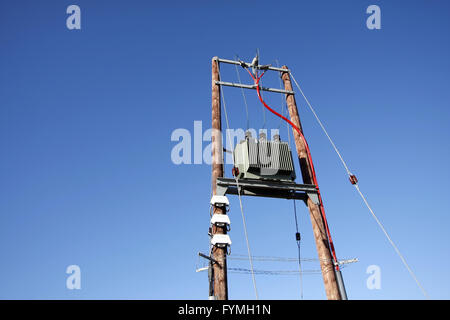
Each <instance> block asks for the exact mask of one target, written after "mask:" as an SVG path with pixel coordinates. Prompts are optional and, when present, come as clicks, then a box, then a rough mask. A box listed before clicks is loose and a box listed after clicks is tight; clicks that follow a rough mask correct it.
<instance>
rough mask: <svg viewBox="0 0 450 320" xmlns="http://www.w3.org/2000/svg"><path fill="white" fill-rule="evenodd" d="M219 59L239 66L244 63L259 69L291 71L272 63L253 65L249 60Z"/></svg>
mask: <svg viewBox="0 0 450 320" xmlns="http://www.w3.org/2000/svg"><path fill="white" fill-rule="evenodd" d="M217 61H219V62H221V63H228V64H236V65H238V66H240V65H242V64H244V65H245V66H246V67H254V68H255V69H259V70H272V71H279V72H290V71H289V69H284V68H276V67H272V66H270V65H257V66H253V65H252V64H251V63H248V62H243V61H235V60H228V59H221V58H218V59H217Z"/></svg>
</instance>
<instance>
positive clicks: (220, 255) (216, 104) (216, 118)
mask: <svg viewBox="0 0 450 320" xmlns="http://www.w3.org/2000/svg"><path fill="white" fill-rule="evenodd" d="M216 81H220V76H219V61H218V58H217V57H214V58H213V59H212V131H213V133H212V136H211V141H212V148H211V149H212V177H211V184H212V194H213V195H215V194H216V179H217V178H218V177H223V147H222V118H221V110H220V86H219V85H218V84H216ZM213 213H214V214H226V212H225V208H223V207H214V211H213ZM226 233H227V230H226V227H217V226H212V234H213V235H214V234H226ZM212 255H213V259H214V260H216V261H217V262H218V263H214V264H213V281H214V296H215V298H216V299H217V300H227V299H228V283H227V248H218V247H213V249H212Z"/></svg>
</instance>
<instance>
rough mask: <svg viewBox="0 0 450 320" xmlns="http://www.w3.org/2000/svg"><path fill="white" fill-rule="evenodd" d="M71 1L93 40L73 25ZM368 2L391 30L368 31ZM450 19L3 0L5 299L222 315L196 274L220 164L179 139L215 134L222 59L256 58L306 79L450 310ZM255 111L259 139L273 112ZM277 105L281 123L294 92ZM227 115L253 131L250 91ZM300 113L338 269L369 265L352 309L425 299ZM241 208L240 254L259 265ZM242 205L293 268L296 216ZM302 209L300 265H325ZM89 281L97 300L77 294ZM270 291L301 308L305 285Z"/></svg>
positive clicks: (267, 248)
mask: <svg viewBox="0 0 450 320" xmlns="http://www.w3.org/2000/svg"><path fill="white" fill-rule="evenodd" d="M71 4H77V5H79V6H80V8H81V18H82V21H81V27H82V29H81V30H68V29H67V28H66V18H67V16H68V15H67V14H66V8H67V7H68V6H69V5H71ZM371 4H377V5H379V6H380V8H381V19H382V20H381V24H382V29H381V30H368V29H367V28H366V23H365V21H366V18H367V16H368V15H367V14H366V13H365V11H366V8H367V7H368V6H369V5H371ZM449 9H450V4H449V3H448V2H444V1H425V0H423V1H412V0H411V1H377V0H374V1H356V0H355V1H290V2H286V1H275V2H274V1H270V2H269V1H259V2H258V3H255V2H250V1H247V2H243V1H197V0H195V1H170V2H169V1H166V2H163V3H158V4H156V2H151V1H123V0H122V1H84V0H76V1H61V0H58V1H22V0H18V1H2V2H1V4H0V44H1V50H0V252H1V258H0V284H1V285H0V298H12V299H17V298H26V299H38V298H40V299H52V298H60V299H79V298H83V299H91V298H95V299H98V298H105V299H110V298H116V299H122V298H125V299H206V298H207V287H208V284H207V276H206V273H195V267H196V263H197V262H198V258H197V256H196V254H197V252H198V251H203V252H205V251H207V246H208V237H207V228H208V224H209V214H208V212H209V211H208V205H209V199H210V166H208V165H206V164H202V165H179V166H177V165H174V164H173V163H172V161H171V157H170V154H171V150H172V148H173V147H174V145H175V144H176V143H175V142H172V141H171V139H170V137H171V133H172V132H173V130H175V129H177V128H186V129H188V130H190V131H191V132H192V131H193V125H194V121H195V120H199V121H203V126H204V129H206V128H207V127H209V126H210V119H211V114H210V109H211V82H210V81H211V58H212V57H213V56H216V55H219V56H221V57H223V58H234V56H235V54H239V55H240V57H242V58H244V59H247V60H250V59H251V58H252V57H253V55H254V52H255V50H256V48H259V49H260V51H261V56H262V63H274V61H275V60H276V59H278V61H279V62H280V63H281V64H286V65H288V66H289V67H290V68H291V69H292V71H293V73H294V75H295V76H296V78H297V80H299V81H300V82H301V84H302V86H303V89H304V91H305V93H306V94H307V96H308V97H309V99H310V101H311V102H312V103H313V105H314V106H315V108H316V110H317V112H318V113H319V115H320V117H321V119H322V120H323V122H324V123H325V125H326V126H327V128H328V130H329V132H330V134H331V135H332V136H333V137H334V139H335V142H336V143H337V144H338V146H339V148H340V149H341V151H342V153H343V155H344V157H345V158H346V159H347V162H348V164H349V165H350V167H351V169H352V170H353V171H354V173H356V174H357V176H358V178H359V180H360V186H361V189H362V190H363V191H364V192H365V193H366V194H367V196H368V200H369V202H370V203H371V204H372V206H373V208H374V209H375V211H376V212H377V214H378V216H379V218H380V219H381V220H382V221H383V223H384V224H385V225H386V228H387V229H388V231H389V232H390V234H391V235H392V237H393V239H394V241H396V243H397V244H398V246H399V248H400V250H402V252H403V253H404V255H405V256H406V258H407V260H408V262H409V263H410V264H411V266H412V268H413V270H414V271H415V272H416V274H417V276H418V277H419V279H420V280H421V282H422V283H423V285H424V287H425V288H426V289H427V291H428V292H429V294H430V296H431V297H432V298H435V299H448V298H450V294H449V289H448V288H449V286H450V278H449V276H448V271H447V269H446V267H445V266H447V265H448V264H449V263H450V255H449V250H448V243H449V241H448V232H449V231H448V228H449V224H450V217H449V213H450V200H449V197H448V193H449V184H448V181H449V178H450V174H449V173H450V171H449V166H448V163H449V160H448V159H449V157H450V152H449V143H448V141H449V138H450V130H449V120H450V111H449V107H450V106H449V102H450V90H449V89H450V78H449V77H450V62H449V56H450V41H449V37H448V30H450V19H449V18H450V17H449V14H450V10H449ZM233 68H234V67H232V66H231V67H230V66H228V67H223V69H222V70H223V74H222V76H223V78H224V80H229V81H236V74H235V70H234V69H233ZM241 77H242V81H245V82H248V83H249V82H250V81H249V79H248V76H247V75H246V74H245V73H241ZM264 81H266V83H267V84H271V85H273V86H277V85H278V80H277V79H276V77H273V78H272V79H270V76H268V78H267V80H266V79H265V80H264ZM246 94H247V96H246V97H247V100H248V102H249V108H250V125H251V126H252V127H254V128H260V127H262V125H263V114H262V109H261V105H260V104H259V102H258V101H257V97H256V94H255V93H254V92H252V91H248V92H246ZM265 97H267V99H268V101H269V102H270V104H271V105H272V106H274V107H275V108H278V110H279V108H280V106H279V104H280V97H279V96H278V95H270V94H266V95H265ZM225 98H226V99H227V105H228V108H229V110H228V111H229V114H230V121H231V124H230V125H231V126H232V127H234V128H238V127H242V126H244V125H245V112H244V104H243V99H242V97H241V96H240V91H239V90H238V89H232V88H226V89H225ZM297 101H298V104H299V109H300V114H301V117H302V121H303V126H304V131H305V135H306V137H307V139H308V142H309V144H310V146H311V151H312V155H313V158H314V161H315V166H316V170H317V174H318V180H319V184H320V187H321V191H322V194H323V198H324V203H325V207H326V211H327V215H328V219H329V224H330V227H331V232H332V235H333V238H334V241H335V244H336V250H337V254H338V256H339V257H340V258H343V259H344V258H353V257H358V258H359V262H358V263H356V264H353V265H351V266H348V267H347V268H345V269H344V270H343V275H344V279H345V281H346V286H347V290H348V295H349V298H352V299H421V298H423V296H422V295H421V292H420V290H419V289H418V288H417V286H416V284H415V283H414V281H413V279H412V278H411V277H410V275H409V274H408V273H407V271H406V269H405V268H404V266H403V265H402V264H401V261H400V260H399V258H398V257H397V256H396V254H395V252H394V250H393V249H392V248H391V247H390V245H389V243H388V242H387V241H386V239H385V238H384V236H383V234H382V232H381V231H380V230H379V229H378V227H377V225H376V224H375V221H374V220H373V218H372V217H371V216H370V214H369V212H368V211H367V209H366V208H365V207H364V206H363V203H362V201H361V199H360V198H359V197H358V195H357V194H356V192H355V191H354V189H353V188H352V187H351V185H350V184H349V183H348V180H347V177H346V175H345V171H344V169H343V167H342V165H341V164H340V163H339V161H338V158H337V156H336V155H335V154H334V152H333V150H332V149H331V146H330V145H329V143H328V141H327V140H326V137H325V136H324V135H323V133H322V132H321V131H320V128H319V126H318V125H317V123H316V122H315V121H314V118H313V116H312V114H311V113H310V112H309V111H308V110H307V109H306V106H305V104H304V102H303V101H302V100H301V99H300V98H299V97H298V98H297ZM266 117H267V125H266V126H267V127H269V128H272V127H277V126H278V124H279V121H278V119H276V118H274V117H273V116H271V115H269V114H267V113H266ZM282 128H284V126H283V127H282ZM281 135H282V138H283V139H286V130H285V129H284V131H283V130H282V131H281ZM206 145H207V142H204V146H206ZM297 173H299V171H298V170H297ZM227 174H230V170H229V167H227ZM299 182H300V181H299ZM230 200H231V211H230V217H231V221H232V230H231V233H230V235H231V238H232V240H233V246H232V252H233V253H238V254H245V253H246V246H245V240H244V236H243V229H242V221H241V217H240V212H239V205H238V202H237V199H236V198H234V197H230ZM244 208H245V213H246V217H247V223H248V232H249V238H250V243H251V247H252V251H253V254H254V255H269V256H285V257H295V256H296V244H295V241H294V233H295V226H294V218H293V210H292V202H291V201H287V200H275V199H253V198H245V199H244ZM298 212H299V215H300V228H301V232H302V235H303V241H302V256H303V257H304V258H316V257H317V255H316V252H315V244H314V240H313V236H312V232H311V222H310V220H309V215H308V212H307V210H306V208H305V207H304V206H303V205H302V203H298ZM72 264H76V265H79V266H80V268H81V273H82V278H81V279H82V284H81V285H82V289H81V290H67V289H66V287H65V284H66V278H67V275H66V273H65V271H66V268H67V266H69V265H72ZM369 265H378V266H379V267H380V268H381V276H382V282H381V285H382V288H381V290H368V289H367V287H366V279H367V277H368V276H369V275H368V274H366V269H367V267H368V266H369ZM233 266H239V267H244V268H248V264H247V263H246V262H245V261H244V262H242V263H236V262H233ZM255 267H257V268H259V269H274V268H276V269H280V268H286V269H295V267H296V266H295V264H294V265H288V266H284V265H282V266H275V267H274V266H271V265H264V264H258V265H256V266H255ZM304 268H305V269H317V268H318V263H317V262H315V263H304ZM303 279H304V296H305V298H307V299H323V298H325V295H324V288H323V283H322V279H321V276H320V275H304V277H303ZM229 280H230V281H229V283H230V284H229V287H230V289H229V290H230V298H233V299H239V298H249V299H252V298H253V297H254V295H253V291H252V290H253V288H252V282H251V278H250V277H249V276H247V275H239V274H230V276H229ZM256 280H257V285H258V289H259V293H260V297H261V298H264V299H298V298H299V280H298V277H295V276H282V277H271V276H257V278H256Z"/></svg>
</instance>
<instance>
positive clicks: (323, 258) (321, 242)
mask: <svg viewBox="0 0 450 320" xmlns="http://www.w3.org/2000/svg"><path fill="white" fill-rule="evenodd" d="M283 69H287V67H286V66H283ZM282 79H283V82H284V88H285V90H288V91H293V89H292V83H291V78H290V76H289V73H288V72H284V73H283V75H282ZM286 102H287V106H288V109H289V116H290V118H291V121H292V123H294V124H295V125H296V126H297V127H298V128H299V129H300V131H301V132H302V133H303V129H302V126H301V123H300V117H299V115H298V109H297V104H296V102H295V97H294V95H293V94H287V95H286ZM292 131H293V134H294V138H295V146H296V149H297V155H298V159H299V162H300V169H301V171H302V177H303V183H305V184H314V182H313V175H312V171H311V167H310V164H309V162H308V156H307V152H306V146H305V144H304V142H303V140H302V138H301V137H300V135H299V134H298V132H297V131H296V130H295V129H294V128H292ZM307 205H308V209H309V213H310V217H311V223H312V227H313V232H314V238H315V241H316V247H317V253H318V255H319V261H320V268H321V270H322V276H323V282H324V284H325V292H326V295H327V298H328V299H329V300H341V295H340V293H339V287H338V283H337V280H336V275H335V271H334V264H333V259H332V256H331V251H330V248H329V244H328V237H327V233H326V230H325V224H324V221H323V219H322V215H321V212H320V208H319V206H318V205H316V204H315V203H314V202H313V201H312V200H311V199H310V198H308V200H307Z"/></svg>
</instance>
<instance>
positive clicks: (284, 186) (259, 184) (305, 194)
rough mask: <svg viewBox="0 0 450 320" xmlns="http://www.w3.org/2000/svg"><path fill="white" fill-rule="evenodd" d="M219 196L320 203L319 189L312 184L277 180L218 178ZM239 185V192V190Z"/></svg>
mask: <svg viewBox="0 0 450 320" xmlns="http://www.w3.org/2000/svg"><path fill="white" fill-rule="evenodd" d="M216 185H217V189H216V190H217V194H218V195H226V194H241V195H246V196H254V197H266V198H283V199H297V200H303V201H305V202H306V201H307V199H308V198H310V199H311V200H312V201H313V202H314V203H315V204H318V203H319V197H318V194H317V188H316V186H315V185H312V184H296V183H293V182H292V183H291V182H286V181H277V180H259V179H239V180H238V182H237V183H236V180H235V179H231V178H217V180H216ZM238 185H239V190H238Z"/></svg>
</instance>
